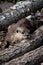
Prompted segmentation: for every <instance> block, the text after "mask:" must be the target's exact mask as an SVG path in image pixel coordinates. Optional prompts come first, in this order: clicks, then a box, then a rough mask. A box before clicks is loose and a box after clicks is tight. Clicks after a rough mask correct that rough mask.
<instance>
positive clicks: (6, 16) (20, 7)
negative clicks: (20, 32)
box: [0, 0, 43, 30]
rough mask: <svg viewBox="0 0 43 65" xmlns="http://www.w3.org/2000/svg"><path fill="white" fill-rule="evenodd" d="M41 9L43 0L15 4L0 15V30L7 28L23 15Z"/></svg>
mask: <svg viewBox="0 0 43 65" xmlns="http://www.w3.org/2000/svg"><path fill="white" fill-rule="evenodd" d="M41 8H43V0H38V1H35V2H29V1H23V2H19V3H17V4H16V5H14V6H12V7H10V8H9V9H8V10H6V11H5V12H3V13H1V14H0V30H2V29H5V28H7V27H8V26H9V25H11V24H12V23H15V22H17V20H19V19H20V18H22V17H24V16H25V15H29V14H30V12H34V11H36V10H39V9H41ZM27 13H28V14H27Z"/></svg>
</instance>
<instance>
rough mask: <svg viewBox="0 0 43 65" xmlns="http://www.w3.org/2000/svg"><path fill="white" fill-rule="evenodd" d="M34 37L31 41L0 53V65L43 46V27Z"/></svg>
mask: <svg viewBox="0 0 43 65" xmlns="http://www.w3.org/2000/svg"><path fill="white" fill-rule="evenodd" d="M32 35H33V36H32V37H33V38H32V39H31V40H29V41H26V42H21V43H17V44H15V45H14V46H12V47H9V48H7V49H5V50H3V51H0V63H2V62H6V61H10V60H11V59H12V58H17V57H19V56H21V55H23V54H24V53H26V52H28V51H31V50H33V49H35V48H37V47H39V46H41V45H43V41H42V40H43V26H41V27H40V28H39V29H37V30H36V31H35V32H34V33H33V34H32Z"/></svg>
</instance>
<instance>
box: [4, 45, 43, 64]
mask: <svg viewBox="0 0 43 65" xmlns="http://www.w3.org/2000/svg"><path fill="white" fill-rule="evenodd" d="M42 61H43V46H41V47H39V48H37V49H35V50H33V51H30V52H28V53H26V54H24V55H23V56H21V57H19V58H16V59H13V60H11V61H10V62H8V63H6V64H5V65H35V63H41V62H42Z"/></svg>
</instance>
